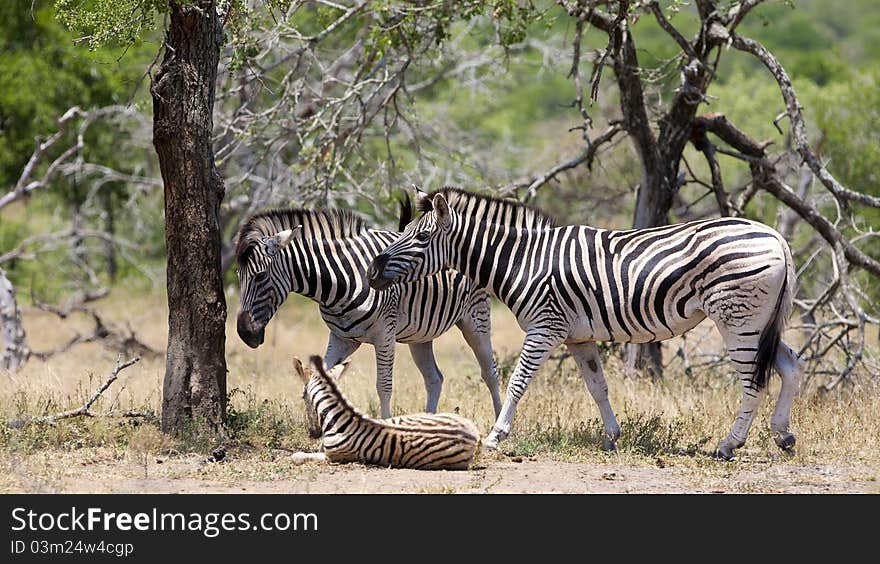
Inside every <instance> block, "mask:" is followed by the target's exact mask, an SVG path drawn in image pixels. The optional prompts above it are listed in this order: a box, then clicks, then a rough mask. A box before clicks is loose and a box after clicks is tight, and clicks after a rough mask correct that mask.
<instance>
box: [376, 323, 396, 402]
mask: <svg viewBox="0 0 880 564" xmlns="http://www.w3.org/2000/svg"><path fill="white" fill-rule="evenodd" d="M394 343H395V341H394V339H393V338H391V339H387V340H384V341H380V342H378V343H375V344H374V347H375V349H376V392H377V393H378V394H379V410H380V413H381V415H382V419H388V418H389V417H391V387H392V383H391V379H392V373H393V371H394Z"/></svg>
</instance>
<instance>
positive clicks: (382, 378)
mask: <svg viewBox="0 0 880 564" xmlns="http://www.w3.org/2000/svg"><path fill="white" fill-rule="evenodd" d="M395 237H396V234H395V233H393V232H388V231H380V230H374V229H369V228H368V227H367V226H366V224H365V223H364V222H363V220H361V219H359V218H358V217H356V216H355V215H353V214H352V213H350V212H348V211H346V210H335V209H322V210H304V209H286V210H273V211H267V212H264V213H260V214H257V215H255V216H254V217H252V218H250V219H249V220H248V221H247V222H246V223H244V224H243V225H242V227H241V228H240V230H239V233H238V246H237V257H238V279H239V288H240V291H241V292H240V303H239V313H238V334H239V336H240V337H241V339H242V340H243V341H244V342H245V343H247V344H248V345H249V346H251V347H253V348H256V347H258V346H259V345H260V344H262V342H263V338H264V333H265V328H266V325H267V324H268V323H269V320H270V319H271V318H272V316H273V315H274V314H275V312H276V311H277V310H278V308H279V307H280V306H281V304H282V303H283V302H284V300H285V298H286V297H287V294H288V293H290V292H296V293H298V294H302V295H304V296H306V297H309V298H311V299H313V300H314V301H316V302H317V303H318V304H319V307H320V311H321V317H322V318H323V320H324V322H325V323H326V324H327V325H328V327H329V328H330V339H329V343H328V345H327V352H326V354H325V356H324V362H325V365H326V366H327V368H330V367H332V366H334V365H336V364H337V363H339V362H341V361H342V360H344V359H346V358H348V357H349V356H350V355H351V354H352V353H353V352H354V351H355V350H356V349H357V348H358V347H359V346H360V345H361V344H362V343H370V344H372V345H373V346H374V347H375V351H376V366H377V369H376V389H377V391H378V394H379V403H380V410H381V413H382V417H390V416H391V390H392V369H393V365H394V349H395V342H400V343H406V344H408V345H409V348H410V352H411V353H412V356H413V360H414V361H415V363H416V365H417V366H418V368H419V371H420V372H421V373H422V375H423V377H424V379H425V389H426V391H427V402H426V408H425V409H426V411H429V412H433V411H436V409H437V404H438V402H439V398H440V390H441V388H442V383H443V375H442V373H441V372H440V370H439V369H438V368H437V363H436V362H435V360H434V352H433V343H432V341H433V340H434V339H436V338H437V337H439V336H440V335H442V334H443V333H445V332H446V331H447V330H449V329H450V328H451V327H452V326H453V325H456V326H458V328H459V329H460V330H461V332H462V334H463V335H464V337H465V340H466V341H467V343H468V345H469V346H470V347H471V349H473V351H474V354H475V355H476V357H477V361H478V362H479V365H480V372H481V376H482V378H483V380H484V381H485V383H486V385H487V386H488V388H489V390H490V393H491V396H492V403H493V407H494V408H495V413H496V415H497V414H498V413H499V412H500V409H501V394H500V391H499V384H498V373H497V369H496V366H495V360H494V357H493V353H492V343H491V336H490V328H491V321H490V303H489V296H488V294H487V293H486V292H485V290H483V289H481V288H478V287H476V286H475V285H473V284H472V283H471V282H470V281H469V280H467V279H466V278H465V277H464V276H462V275H461V274H459V273H457V272H455V271H451V270H445V271H441V272H438V273H436V274H435V275H432V276H430V277H426V278H425V279H424V280H419V281H418V282H413V283H405V284H399V285H396V286H393V287H392V288H391V289H390V290H389V291H387V292H378V291H376V290H373V289H372V288H370V286H369V284H368V281H367V276H366V271H367V268H368V266H369V264H370V262H371V261H372V260H373V258H374V257H375V256H376V255H377V254H378V253H379V251H380V250H381V249H382V248H384V247H385V246H386V245H388V244H389V243H391V242H392V241H393V240H394V239H395Z"/></svg>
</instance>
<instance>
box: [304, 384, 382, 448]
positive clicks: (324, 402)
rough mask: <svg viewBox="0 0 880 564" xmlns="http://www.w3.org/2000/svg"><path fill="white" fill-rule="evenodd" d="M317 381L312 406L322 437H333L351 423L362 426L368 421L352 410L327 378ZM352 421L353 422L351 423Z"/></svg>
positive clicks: (355, 410) (313, 391)
mask: <svg viewBox="0 0 880 564" xmlns="http://www.w3.org/2000/svg"><path fill="white" fill-rule="evenodd" d="M315 378H317V379H318V382H317V383H316V385H315V387H314V388H313V389H312V399H313V405H315V406H316V409H317V412H318V424H319V425H320V427H321V432H322V434H323V435H325V436H326V435H333V434H336V433H338V432H340V431H341V430H342V428H343V427H348V426H350V425H351V424H352V423H355V424H357V425H362V424H364V423H369V422H370V420H369V419H368V418H367V417H365V416H364V415H363V414H362V413H361V412H360V411H358V410H357V409H355V408H354V406H352V405H351V404H350V403H348V400H346V399H345V396H343V395H342V392H341V391H340V390H339V388H338V387H337V386H336V383H335V382H333V381H332V380H331V379H330V377H329V376H327V377H322V376H315ZM352 420H353V421H352Z"/></svg>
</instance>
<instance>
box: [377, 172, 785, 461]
mask: <svg viewBox="0 0 880 564" xmlns="http://www.w3.org/2000/svg"><path fill="white" fill-rule="evenodd" d="M419 206H420V209H421V210H422V211H423V212H425V213H424V215H422V217H420V218H419V219H417V220H416V221H414V222H413V223H411V224H410V225H409V226H408V227H407V228H406V229H405V230H404V232H403V233H402V234H401V236H400V237H399V239H398V240H397V241H396V242H395V243H393V244H392V245H390V246H388V247H387V248H386V249H385V250H384V251H383V252H382V253H381V254H380V255H379V256H377V257H376V260H375V261H374V263H373V265H372V267H371V268H372V270H371V280H370V282H371V284H372V285H373V286H374V287H376V288H383V287H386V286H387V285H389V284H391V283H397V282H400V281H412V280H418V279H420V278H422V277H424V276H428V275H431V274H433V273H435V272H438V271H439V270H441V269H443V268H447V267H449V268H455V269H457V270H458V271H459V272H461V273H463V274H464V275H465V276H467V277H468V278H469V279H470V280H471V281H473V282H474V283H475V284H477V285H479V286H481V287H484V288H487V289H488V290H489V291H490V292H491V293H492V294H493V295H495V296H497V297H498V298H499V299H500V300H501V301H502V302H504V303H505V304H506V305H507V306H508V307H510V309H511V310H512V311H513V313H514V314H515V315H516V317H517V320H518V321H519V324H520V326H521V327H522V328H523V330H525V331H526V340H525V343H524V345H523V349H522V353H521V355H520V359H519V363H518V364H517V366H516V369H515V370H514V373H513V376H512V377H511V380H510V383H509V386H508V389H507V399H506V401H505V404H504V407H503V408H502V413H501V415H500V416H499V418H498V420H497V421H496V424H495V428H494V429H493V431H492V434H491V435H490V436H489V438H488V439H487V441H486V442H487V445H488V446H494V445H496V444H497V441H498V440H500V439H503V438H504V437H505V436H506V435H507V434H508V432H509V430H510V424H511V422H512V420H513V414H514V412H515V410H516V405H517V403H518V402H519V400H520V398H521V397H522V396H523V394H524V393H525V391H526V388H527V386H528V384H529V381H530V380H531V378H532V376H533V375H534V373H535V371H536V370H537V369H538V368H539V367H540V366H541V365H542V364H543V363H544V361H545V360H546V359H547V357H548V356H549V355H550V352H551V351H552V350H553V349H554V348H555V347H556V346H557V345H559V344H561V343H566V344H567V346H568V348H569V349H570V351H571V353H572V355H573V356H574V358H575V360H576V361H577V363H578V366H579V368H580V369H581V373H582V375H583V377H584V380H585V382H586V384H587V388H588V390H589V391H590V393H591V394H592V395H593V397H594V399H595V400H596V403H597V405H598V406H599V410H600V412H601V414H602V418H603V420H604V422H605V428H606V433H607V441H606V442H607V446H609V447H613V444H614V441H616V439H617V437H618V436H619V434H620V427H619V426H618V424H617V421H616V418H615V416H614V413H613V410H612V409H611V407H610V404H609V403H608V393H607V386H606V384H605V379H604V376H603V374H602V369H601V366H600V364H599V357H598V351H597V348H596V345H595V341H615V342H628V343H645V342H651V341H660V340H664V339H668V338H670V337H673V336H676V335H681V334H682V333H684V332H686V331H688V330H689V329H691V328H693V327H694V326H695V325H696V324H697V323H699V322H700V321H702V320H703V319H704V318H706V317H709V318H710V319H711V320H712V321H714V322H715V324H716V326H717V327H718V329H719V330H720V332H721V334H722V337H723V338H724V340H725V343H726V344H727V347H728V351H729V353H730V358H731V361H732V363H733V366H734V368H735V369H736V370H737V372H739V374H740V376H741V380H742V384H743V403H742V408H741V410H740V413H739V414H738V416H737V419H736V422H735V423H734V426H733V429H732V430H731V433H730V435H728V437H727V438H726V439H724V440H723V441H722V442H721V445H720V447H719V452H720V453H721V454H723V455H724V456H728V457H729V456H732V455H733V450H734V449H735V448H737V447H739V446H741V445H742V444H743V443H744V442H745V439H746V435H747V433H748V429H749V427H750V426H751V422H752V420H753V418H754V416H755V412H756V409H757V406H758V405H759V402H760V398H761V395H762V393H763V391H764V390H765V384H766V380H767V378H768V375H769V370H770V367H771V366H772V365H774V363H775V365H776V367H777V369H778V370H779V372H780V374H781V375H782V379H783V385H782V393H781V394H780V398H779V401H778V402H777V406H776V411H774V415H773V419H772V421H771V427H772V428H773V430H774V432H775V433H776V438H777V442H778V443H779V445H780V446H781V447H783V448H786V449H788V448H791V447H792V446H793V444H794V436H793V435H792V434H791V433H790V432H789V431H788V426H789V411H790V409H791V403H792V400H793V397H794V394H795V392H796V390H797V387H798V385H799V384H798V382H799V377H800V372H801V368H800V363H799V360H798V359H797V358H796V355H795V354H794V353H793V352H792V351H791V349H790V348H788V347H787V346H786V345H785V344H784V343H782V342H781V340H780V336H781V333H782V330H783V328H784V324H785V319H786V318H787V316H788V313H789V310H790V308H791V300H792V298H791V292H792V288H793V284H794V274H793V263H792V259H791V254H790V251H789V248H788V245H787V244H786V242H785V240H784V239H783V238H782V236H781V235H779V233H777V232H776V231H774V230H773V229H771V228H769V227H767V226H766V225H762V224H760V223H757V222H754V221H750V220H747V219H741V218H721V219H709V220H704V221H696V222H690V223H684V224H678V225H669V226H664V227H657V228H653V229H637V230H625V231H613V230H606V229H595V228H592V227H588V226H585V225H556V223H555V222H554V221H553V220H552V219H551V218H550V217H548V216H547V215H545V214H544V213H542V212H541V211H540V210H538V209H535V208H532V207H529V206H524V205H522V204H520V203H518V202H515V201H510V200H500V199H496V198H491V197H487V196H481V195H477V194H473V193H471V192H467V191H464V190H459V189H454V188H444V189H442V190H440V191H438V192H437V193H434V194H431V195H427V194H425V195H423V196H422V197H421V198H420V201H419Z"/></svg>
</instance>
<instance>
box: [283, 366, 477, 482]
mask: <svg viewBox="0 0 880 564" xmlns="http://www.w3.org/2000/svg"><path fill="white" fill-rule="evenodd" d="M310 363H311V366H310V370H309V371H306V369H305V368H304V367H303V366H302V363H301V362H299V360H298V359H294V369H295V371H296V372H297V373H298V375H299V376H300V378H301V379H302V380H303V382H304V384H305V389H304V392H303V399H304V401H305V404H306V412H307V416H308V419H309V431H310V434H311V435H312V436H313V437H314V438H318V437H321V445H322V450H323V455H324V458H326V460H328V461H330V462H338V463H346V462H360V463H363V464H373V465H377V466H384V467H393V468H413V469H417V470H462V469H466V468H467V467H468V465H469V464H470V463H471V461H472V460H473V458H474V456H475V455H476V453H477V451H478V449H479V444H480V434H479V431H478V430H477V428H476V426H475V425H474V424H473V423H472V422H471V421H470V420H468V419H466V418H464V417H461V416H459V415H455V414H452V413H436V414H432V413H418V414H413V415H404V416H399V417H392V418H390V419H384V420H375V419H371V418H369V417H367V416H365V415H363V414H362V413H360V412H359V411H358V410H356V409H355V408H354V407H353V406H352V405H351V404H350V403H349V402H348V401H347V400H346V399H345V397H344V396H343V395H342V392H341V391H340V390H339V387H338V386H337V385H336V382H335V381H334V377H333V376H331V375H330V374H328V373H327V372H326V371H325V370H324V368H323V361H322V360H321V358H320V357H317V356H315V357H312V358H311V359H310Z"/></svg>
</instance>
